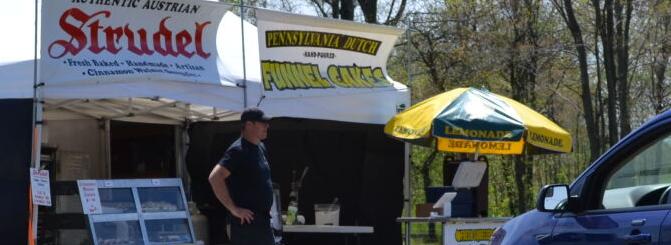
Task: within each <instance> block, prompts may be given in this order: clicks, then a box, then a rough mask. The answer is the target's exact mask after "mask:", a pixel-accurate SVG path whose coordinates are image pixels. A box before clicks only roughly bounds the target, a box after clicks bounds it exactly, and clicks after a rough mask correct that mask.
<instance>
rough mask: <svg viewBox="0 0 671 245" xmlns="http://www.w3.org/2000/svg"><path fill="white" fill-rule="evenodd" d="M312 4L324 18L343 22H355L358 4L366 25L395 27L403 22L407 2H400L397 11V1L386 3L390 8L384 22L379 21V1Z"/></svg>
mask: <svg viewBox="0 0 671 245" xmlns="http://www.w3.org/2000/svg"><path fill="white" fill-rule="evenodd" d="M310 2H311V3H312V4H313V6H315V8H317V10H318V11H319V13H320V14H321V15H322V16H323V17H330V18H334V19H343V20H354V16H355V12H354V11H355V9H356V5H357V4H358V5H359V7H360V9H361V12H362V13H363V17H364V20H365V21H366V23H374V24H384V25H391V26H395V25H397V24H398V22H399V21H400V20H401V17H403V13H404V11H405V7H406V3H407V0H400V3H398V9H396V11H394V9H395V7H396V4H397V2H396V0H391V2H389V3H385V4H386V5H387V6H390V7H389V11H388V13H387V15H386V17H385V18H384V21H383V22H380V21H379V20H378V18H379V16H380V12H379V11H378V7H377V6H378V1H377V0H357V1H354V0H310Z"/></svg>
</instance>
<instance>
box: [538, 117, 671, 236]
mask: <svg viewBox="0 0 671 245" xmlns="http://www.w3.org/2000/svg"><path fill="white" fill-rule="evenodd" d="M667 128H668V127H667ZM664 131H668V130H664ZM640 138H641V139H642V140H630V142H631V145H629V146H625V147H624V148H622V147H620V149H621V151H623V152H621V153H622V154H619V155H620V156H619V157H611V158H610V159H609V158H608V157H606V160H605V162H601V163H599V162H597V164H600V165H598V166H597V168H596V169H595V170H594V171H593V172H591V173H590V174H589V175H587V176H585V178H589V179H588V180H587V181H586V183H587V184H586V186H585V187H583V188H585V190H583V191H582V193H581V194H580V196H579V197H578V198H577V200H578V202H580V203H581V204H584V206H583V208H582V209H579V210H583V211H578V212H577V213H572V212H564V213H559V214H556V215H555V218H556V219H557V223H556V225H555V228H554V230H553V232H552V236H551V239H546V240H544V241H547V242H542V243H547V244H659V242H660V241H665V242H668V244H671V237H668V236H669V235H668V234H665V235H664V237H663V238H661V239H660V237H661V232H660V229H662V228H664V229H665V231H666V233H669V232H671V224H670V223H669V222H670V221H669V220H668V219H667V220H666V221H665V218H666V217H667V215H668V213H669V210H670V208H671V205H669V204H667V202H666V199H667V197H666V196H668V195H669V193H670V192H671V191H667V190H671V188H670V186H671V134H669V133H668V132H666V133H660V132H659V131H658V132H650V133H648V135H647V136H645V135H643V136H641V137H640ZM614 155H618V153H614ZM663 194H664V195H665V196H664V197H663V196H662V195H663ZM669 198H671V197H669ZM662 224H664V226H662ZM662 239H663V240H662Z"/></svg>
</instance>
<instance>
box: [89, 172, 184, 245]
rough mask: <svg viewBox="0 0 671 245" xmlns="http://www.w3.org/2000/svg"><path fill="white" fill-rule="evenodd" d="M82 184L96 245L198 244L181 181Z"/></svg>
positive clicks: (94, 182) (104, 181)
mask: <svg viewBox="0 0 671 245" xmlns="http://www.w3.org/2000/svg"><path fill="white" fill-rule="evenodd" d="M78 185H79V189H80V196H81V197H82V198H81V201H82V206H83V207H84V209H85V212H88V220H89V226H90V229H91V234H92V237H93V238H94V239H93V240H94V244H96V245H98V244H100V245H107V244H189V243H195V236H194V232H193V225H192V224H191V218H190V217H191V215H190V214H189V210H188V209H187V208H186V207H187V205H186V199H185V196H184V189H183V187H182V182H181V179H134V180H79V181H78ZM93 186H94V187H93ZM87 207H93V208H90V209H87ZM95 207H99V208H95Z"/></svg>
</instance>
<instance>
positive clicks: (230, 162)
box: [218, 137, 273, 225]
mask: <svg viewBox="0 0 671 245" xmlns="http://www.w3.org/2000/svg"><path fill="white" fill-rule="evenodd" d="M218 164H219V165H221V166H223V167H225V168H226V169H228V171H230V172H231V175H229V176H228V178H226V185H227V186H228V190H229V193H230V195H231V199H233V202H234V203H235V205H236V206H238V207H241V208H246V209H249V210H251V211H252V212H254V220H253V222H252V224H262V225H269V212H270V208H271V206H272V204H273V186H272V182H271V180H270V167H269V166H268V161H267V159H266V150H265V146H264V145H263V143H259V145H255V144H252V143H250V142H249V141H247V140H245V139H244V138H242V137H240V138H239V139H238V140H236V141H235V142H233V144H231V146H230V147H229V148H228V150H226V152H225V153H224V156H223V157H222V158H221V160H220V161H219V163H218ZM232 218H233V220H232V223H237V224H240V219H238V218H236V217H232ZM236 221H237V222H236Z"/></svg>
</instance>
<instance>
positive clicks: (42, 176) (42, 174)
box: [30, 168, 51, 206]
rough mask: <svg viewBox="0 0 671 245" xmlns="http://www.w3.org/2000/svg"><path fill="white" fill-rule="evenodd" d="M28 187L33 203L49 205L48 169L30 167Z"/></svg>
mask: <svg viewBox="0 0 671 245" xmlns="http://www.w3.org/2000/svg"><path fill="white" fill-rule="evenodd" d="M30 187H31V188H30V189H31V192H32V196H33V204H35V205H41V206H51V187H50V186H49V170H37V169H35V168H30Z"/></svg>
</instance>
